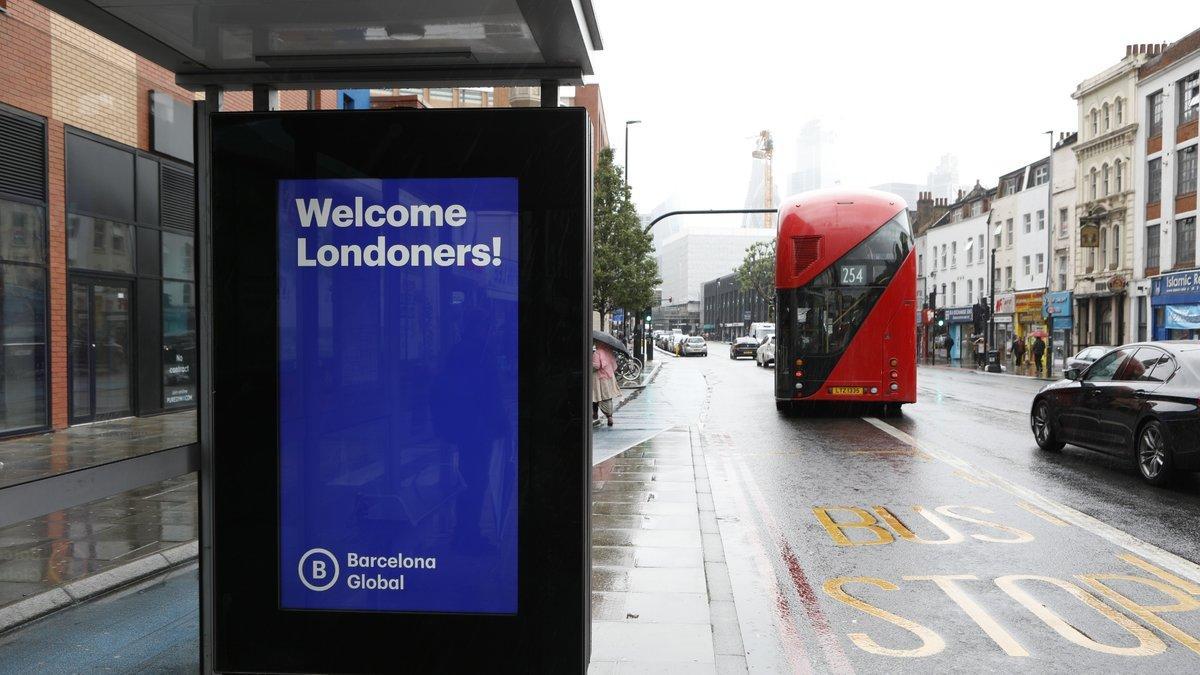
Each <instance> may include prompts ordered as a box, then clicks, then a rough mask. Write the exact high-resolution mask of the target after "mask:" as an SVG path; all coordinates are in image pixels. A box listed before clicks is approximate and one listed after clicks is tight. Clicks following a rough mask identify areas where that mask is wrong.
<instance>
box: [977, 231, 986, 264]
mask: <svg viewBox="0 0 1200 675" xmlns="http://www.w3.org/2000/svg"><path fill="white" fill-rule="evenodd" d="M986 257H987V256H985V255H984V253H983V235H982V234H981V235H979V262H983V261H984V259H985V258H986Z"/></svg>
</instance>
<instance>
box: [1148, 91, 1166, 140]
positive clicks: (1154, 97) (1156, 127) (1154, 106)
mask: <svg viewBox="0 0 1200 675" xmlns="http://www.w3.org/2000/svg"><path fill="white" fill-rule="evenodd" d="M1162 94H1163V93H1162V90H1159V91H1156V92H1154V93H1153V94H1150V96H1148V97H1147V98H1146V101H1147V105H1148V108H1149V110H1150V114H1149V117H1150V126H1149V127H1148V128H1147V130H1146V132H1147V133H1148V134H1149V136H1150V138H1154V137H1155V136H1158V135H1160V134H1162Z"/></svg>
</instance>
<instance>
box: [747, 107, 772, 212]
mask: <svg viewBox="0 0 1200 675" xmlns="http://www.w3.org/2000/svg"><path fill="white" fill-rule="evenodd" d="M774 154H775V142H774V141H772V140H771V132H770V131H767V130H766V129H763V130H762V131H760V132H758V140H757V142H756V143H755V144H754V152H753V153H751V155H752V156H753V157H754V159H761V160H763V208H766V209H773V208H775V195H774V194H773V192H774V188H775V176H774V175H773V174H772V170H771V160H772V158H773V157H774ZM773 219H774V216H773V215H772V214H770V213H764V214H763V227H765V228H771V227H772V226H773V225H774V223H773V222H772V221H773Z"/></svg>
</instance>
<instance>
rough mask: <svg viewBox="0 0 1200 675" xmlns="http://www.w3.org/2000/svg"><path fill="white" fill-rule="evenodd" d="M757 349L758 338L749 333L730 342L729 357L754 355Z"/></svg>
mask: <svg viewBox="0 0 1200 675" xmlns="http://www.w3.org/2000/svg"><path fill="white" fill-rule="evenodd" d="M757 349H758V340H755V339H754V338H753V337H750V336H749V335H743V336H742V337H740V338H736V339H735V340H734V341H733V342H730V343H729V358H731V359H736V358H738V357H739V356H749V357H753V356H754V352H755V351H756V350H757Z"/></svg>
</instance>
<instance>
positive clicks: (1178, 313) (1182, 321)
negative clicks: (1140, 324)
mask: <svg viewBox="0 0 1200 675" xmlns="http://www.w3.org/2000/svg"><path fill="white" fill-rule="evenodd" d="M1165 309H1166V316H1165V319H1166V320H1165V321H1164V322H1163V325H1164V326H1165V327H1167V328H1170V329H1173V330H1194V329H1197V328H1200V304H1190V305H1165Z"/></svg>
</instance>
